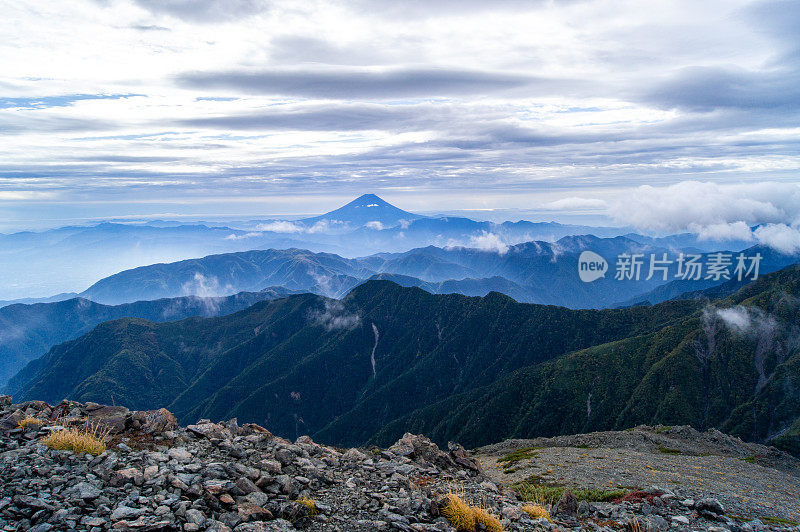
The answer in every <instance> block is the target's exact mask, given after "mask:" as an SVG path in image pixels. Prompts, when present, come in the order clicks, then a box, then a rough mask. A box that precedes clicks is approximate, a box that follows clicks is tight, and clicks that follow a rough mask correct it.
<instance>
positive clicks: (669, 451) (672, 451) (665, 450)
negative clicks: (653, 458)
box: [658, 445, 683, 454]
mask: <svg viewBox="0 0 800 532" xmlns="http://www.w3.org/2000/svg"><path fill="white" fill-rule="evenodd" d="M658 450H659V451H660V452H662V453H664V454H683V453H682V452H680V451H679V450H678V449H670V448H669V447H664V446H663V445H659V446H658Z"/></svg>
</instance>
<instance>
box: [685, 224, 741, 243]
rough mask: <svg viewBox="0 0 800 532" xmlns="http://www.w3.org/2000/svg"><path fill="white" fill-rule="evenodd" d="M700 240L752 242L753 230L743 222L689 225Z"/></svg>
mask: <svg viewBox="0 0 800 532" xmlns="http://www.w3.org/2000/svg"><path fill="white" fill-rule="evenodd" d="M688 228H689V229H690V230H692V232H694V233H697V237H698V238H699V239H700V240H742V241H748V240H753V230H752V229H751V228H750V226H749V225H747V224H746V223H744V222H732V223H716V224H711V225H706V226H703V225H695V224H689V226H688Z"/></svg>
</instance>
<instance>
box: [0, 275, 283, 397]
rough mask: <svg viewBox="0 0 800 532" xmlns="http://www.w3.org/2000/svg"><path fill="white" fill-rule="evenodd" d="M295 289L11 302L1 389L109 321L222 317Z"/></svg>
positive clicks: (0, 329)
mask: <svg viewBox="0 0 800 532" xmlns="http://www.w3.org/2000/svg"><path fill="white" fill-rule="evenodd" d="M292 293H293V292H292V291H291V290H287V289H285V288H281V287H277V288H268V289H266V290H262V291H260V292H241V293H238V294H235V295H231V296H226V297H206V298H201V297H197V296H187V297H177V298H165V299H157V300H155V301H137V302H135V303H125V304H122V305H115V306H109V305H103V304H100V303H95V302H94V301H89V300H87V299H83V298H71V299H68V300H65V301H58V302H54V303H35V304H31V305H23V304H14V305H9V306H6V307H3V308H0V388H2V387H3V386H5V385H6V383H7V382H8V380H9V378H11V377H12V376H13V375H14V374H15V373H17V372H18V371H19V370H20V369H22V368H23V367H24V366H25V364H27V363H28V362H30V361H32V360H35V359H36V358H38V357H41V356H42V355H44V354H45V353H46V352H47V351H48V350H49V349H50V348H51V347H53V346H55V345H57V344H60V343H62V342H66V341H67V340H73V339H75V338H77V337H79V336H81V335H82V334H86V333H87V332H89V331H91V330H92V329H93V328H94V327H95V326H97V325H98V324H100V323H102V322H104V321H109V320H113V319H118V318H122V317H135V318H143V319H147V320H150V321H170V320H179V319H183V318H187V317H189V316H206V317H210V316H219V315H224V314H230V313H232V312H236V311H237V310H241V309H243V308H247V307H249V306H250V305H252V304H254V303H256V302H258V301H263V300H266V299H275V298H279V297H285V296H287V295H289V294H292ZM19 386H20V379H17V380H16V382H15V383H11V384H10V392H11V393H13V392H14V391H15V390H16V389H18V388H19Z"/></svg>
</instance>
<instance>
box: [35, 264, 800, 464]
mask: <svg viewBox="0 0 800 532" xmlns="http://www.w3.org/2000/svg"><path fill="white" fill-rule="evenodd" d="M798 301H800V266H792V267H790V268H786V269H784V270H781V271H780V272H777V273H774V274H770V275H767V276H765V277H763V278H761V279H759V280H758V281H756V282H754V283H751V284H750V285H747V286H745V287H744V288H742V289H740V290H739V291H738V292H737V293H736V294H734V295H733V296H730V297H729V298H726V299H724V300H719V301H716V302H714V303H712V304H709V303H708V302H704V301H700V300H680V301H668V302H664V303H660V304H658V305H653V306H649V307H632V308H628V309H619V310H602V311H596V310H569V309H565V308H561V307H553V306H541V305H531V304H521V303H517V302H515V301H513V300H512V299H510V298H508V297H506V296H503V295H501V294H497V293H490V294H488V295H487V296H486V297H482V298H478V297H466V296H461V295H433V294H429V293H427V292H425V291H423V290H420V289H418V288H404V287H400V286H398V285H396V284H394V283H391V282H388V281H369V282H367V283H364V284H362V285H360V286H358V287H357V288H355V289H354V290H353V291H352V292H351V293H350V294H349V295H348V297H346V298H345V299H344V300H341V301H335V300H330V299H326V298H323V297H320V296H316V295H311V294H301V295H296V296H291V297H288V298H284V299H280V300H276V301H269V302H266V301H265V302H261V303H257V304H256V305H254V306H252V307H250V308H248V309H245V310H242V311H240V312H237V313H235V314H231V315H229V316H224V317H218V318H205V319H203V318H191V319H187V320H183V321H179V322H170V323H161V324H157V323H152V322H149V321H146V320H141V319H122V320H115V321H110V322H106V323H103V324H101V325H99V326H98V327H96V328H95V329H94V330H92V331H91V332H90V333H88V334H86V335H84V336H82V337H80V338H78V339H76V340H73V341H71V342H67V343H65V344H62V345H59V346H56V347H54V348H53V349H51V350H50V352H49V353H48V354H47V355H46V356H45V357H44V358H43V359H40V361H37V363H36V364H35V367H34V368H33V370H35V371H31V370H30V369H28V370H26V375H27V377H26V378H25V379H21V380H24V381H25V382H24V383H23V386H22V387H21V393H20V395H21V398H22V399H26V398H34V397H36V398H39V399H44V400H48V401H56V400H60V399H61V398H63V397H68V398H71V399H75V400H80V401H98V402H104V401H106V402H107V400H108V399H109V398H110V397H114V398H115V400H116V401H117V402H118V403H121V404H125V405H126V406H129V407H131V408H138V409H150V408H156V407H159V406H167V407H168V408H169V409H170V410H172V411H173V412H175V413H176V414H177V415H178V417H179V418H180V419H181V420H183V421H189V422H192V421H194V420H196V419H198V418H205V417H207V418H211V419H225V418H228V417H238V419H239V420H240V421H254V422H257V423H260V424H263V425H265V426H267V427H268V428H269V429H270V430H273V431H275V432H276V433H278V434H281V435H284V436H288V437H295V436H296V435H297V434H305V433H308V434H311V435H312V436H313V437H314V438H318V439H319V440H320V441H327V442H331V443H335V444H341V445H351V444H353V443H362V444H363V443H365V442H372V443H378V444H380V443H382V442H386V441H390V440H394V439H396V438H397V437H398V436H399V435H401V434H403V433H404V432H405V431H412V432H420V431H421V432H424V433H426V434H430V435H431V436H432V437H433V438H434V439H435V440H436V441H439V442H445V441H447V440H448V439H452V440H458V441H464V442H466V443H467V444H469V445H478V444H482V443H489V442H492V441H499V440H502V439H504V438H509V437H531V436H534V435H545V436H546V435H555V434H566V433H576V432H581V431H594V430H607V429H614V428H615V429H621V428H627V427H632V426H635V425H638V424H644V423H647V424H665V425H674V424H691V425H693V426H695V427H698V428H708V427H718V428H720V429H722V430H724V431H726V432H729V433H732V434H735V435H737V436H740V437H742V438H743V439H747V440H751V441H767V442H770V443H772V444H775V445H778V446H780V447H782V448H784V449H788V450H791V451H792V452H800V442H799V440H798V437H799V436H800V347H799V346H800V341H799V340H798V332H797V325H796V324H797V315H798V307H799V306H800V303H798Z"/></svg>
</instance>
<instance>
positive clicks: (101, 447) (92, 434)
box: [42, 426, 108, 456]
mask: <svg viewBox="0 0 800 532" xmlns="http://www.w3.org/2000/svg"><path fill="white" fill-rule="evenodd" d="M107 435H108V434H107V432H103V431H101V430H100V429H99V428H98V427H97V426H95V427H72V428H68V429H61V430H59V431H56V432H51V433H50V434H49V435H48V436H47V437H46V438H45V439H44V440H43V441H42V443H43V444H45V445H47V446H48V447H50V448H51V449H55V450H57V451H73V452H75V453H88V454H91V455H93V456H98V455H100V454H103V453H104V452H105V450H106V444H105V443H103V440H104V439H105V437H106V436H107Z"/></svg>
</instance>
